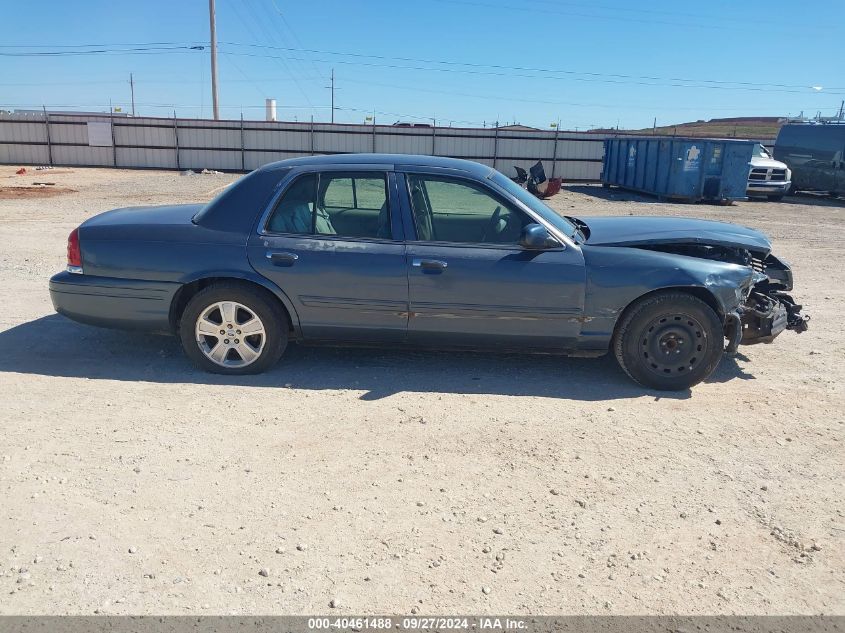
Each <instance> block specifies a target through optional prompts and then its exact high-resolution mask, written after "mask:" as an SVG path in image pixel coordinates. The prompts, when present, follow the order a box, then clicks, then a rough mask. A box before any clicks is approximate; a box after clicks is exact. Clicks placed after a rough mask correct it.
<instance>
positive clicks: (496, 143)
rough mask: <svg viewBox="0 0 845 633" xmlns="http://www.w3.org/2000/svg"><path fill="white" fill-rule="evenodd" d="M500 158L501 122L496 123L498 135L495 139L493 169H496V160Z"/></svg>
mask: <svg viewBox="0 0 845 633" xmlns="http://www.w3.org/2000/svg"><path fill="white" fill-rule="evenodd" d="M498 157H499V122H498V121H496V135H495V136H494V137H493V169H496V159H497V158H498Z"/></svg>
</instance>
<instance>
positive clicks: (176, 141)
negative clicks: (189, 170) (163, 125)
mask: <svg viewBox="0 0 845 633" xmlns="http://www.w3.org/2000/svg"><path fill="white" fill-rule="evenodd" d="M173 145H174V147H175V149H176V169H177V170H181V169H182V167H181V166H180V165H179V125H178V124H177V123H176V110H174V111H173Z"/></svg>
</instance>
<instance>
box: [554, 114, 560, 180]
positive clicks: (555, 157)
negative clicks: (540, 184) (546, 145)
mask: <svg viewBox="0 0 845 633" xmlns="http://www.w3.org/2000/svg"><path fill="white" fill-rule="evenodd" d="M559 134H560V123H558V124H557V127H556V128H555V148H554V150H553V151H552V178H554V177H555V167H556V166H557V137H558V135H559Z"/></svg>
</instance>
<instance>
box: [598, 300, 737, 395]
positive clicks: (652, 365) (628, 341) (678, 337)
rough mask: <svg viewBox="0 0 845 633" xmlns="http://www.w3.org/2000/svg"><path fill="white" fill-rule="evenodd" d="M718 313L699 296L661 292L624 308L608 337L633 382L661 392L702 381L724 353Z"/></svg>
mask: <svg viewBox="0 0 845 633" xmlns="http://www.w3.org/2000/svg"><path fill="white" fill-rule="evenodd" d="M724 347H725V344H724V331H723V328H722V323H721V322H720V320H719V317H718V316H717V315H716V313H715V312H714V311H713V308H711V307H710V306H709V305H707V304H706V303H705V302H704V301H702V300H701V299H698V298H697V297H694V296H692V295H690V294H687V293H684V292H661V293H659V294H655V295H651V296H649V297H646V298H644V299H641V300H640V301H639V302H637V303H635V304H634V305H633V306H632V307H631V308H629V309H628V310H627V311H626V313H625V314H624V315H623V317H622V321H621V322H620V323H619V326H618V328H617V330H616V334H615V335H614V339H613V350H614V353H615V354H616V360H617V361H618V362H619V365H620V366H621V367H622V369H623V370H625V373H626V374H628V376H630V377H631V378H632V379H633V380H635V381H636V382H638V383H639V384H641V385H643V386H645V387H650V388H652V389H659V390H663V391H677V390H682V389H689V388H690V387H692V386H693V385H697V384H698V383H700V382H701V381H703V380H705V379H706V378H707V377H708V376H710V374H712V373H713V371H714V370H715V369H716V366H717V365H718V364H719V361H720V360H721V358H722V353H723V351H724Z"/></svg>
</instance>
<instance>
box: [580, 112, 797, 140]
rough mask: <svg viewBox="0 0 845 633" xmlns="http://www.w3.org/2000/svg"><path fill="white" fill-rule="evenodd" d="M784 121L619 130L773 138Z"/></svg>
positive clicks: (754, 119) (742, 119) (743, 119)
mask: <svg viewBox="0 0 845 633" xmlns="http://www.w3.org/2000/svg"><path fill="white" fill-rule="evenodd" d="M785 122H786V120H785V119H783V118H779V117H733V118H728V119H710V120H709V121H703V120H702V121H693V122H689V123H677V124H675V125H662V126H658V127H657V128H656V129H654V130H653V129H652V128H645V129H642V130H619V132H622V133H625V134H643V135H651V134H657V135H659V136H703V137H710V138H750V139H755V140H756V139H764V140H767V139H773V138H775V137H776V136H777V135H778V131H779V130H780V128H781V126H782V125H783V124H784V123H785ZM591 131H595V132H603V133H613V132H616V130H615V129H603V130H591Z"/></svg>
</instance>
